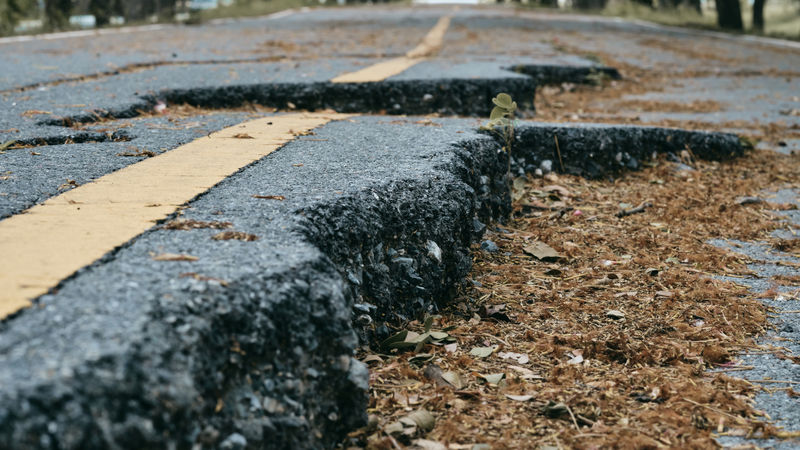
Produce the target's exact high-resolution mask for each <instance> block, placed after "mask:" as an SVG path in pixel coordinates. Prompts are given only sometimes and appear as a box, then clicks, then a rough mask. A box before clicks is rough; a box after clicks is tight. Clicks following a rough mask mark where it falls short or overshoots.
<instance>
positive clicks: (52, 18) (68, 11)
mask: <svg viewBox="0 0 800 450" xmlns="http://www.w3.org/2000/svg"><path fill="white" fill-rule="evenodd" d="M44 10H45V20H46V24H45V25H46V27H47V29H48V30H60V29H63V28H66V27H67V25H68V24H69V16H70V15H72V1H71V0H45V2H44Z"/></svg>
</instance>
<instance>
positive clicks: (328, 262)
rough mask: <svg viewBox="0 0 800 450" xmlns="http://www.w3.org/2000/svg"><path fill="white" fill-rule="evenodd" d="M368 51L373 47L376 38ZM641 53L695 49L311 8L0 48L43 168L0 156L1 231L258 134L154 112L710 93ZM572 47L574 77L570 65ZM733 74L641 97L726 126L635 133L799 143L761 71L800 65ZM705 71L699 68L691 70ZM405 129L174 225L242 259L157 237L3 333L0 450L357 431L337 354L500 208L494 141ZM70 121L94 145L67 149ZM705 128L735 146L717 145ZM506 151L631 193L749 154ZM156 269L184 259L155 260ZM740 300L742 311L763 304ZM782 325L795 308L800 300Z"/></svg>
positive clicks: (357, 398)
mask: <svg viewBox="0 0 800 450" xmlns="http://www.w3.org/2000/svg"><path fill="white" fill-rule="evenodd" d="M444 14H453V15H454V17H453V21H452V25H451V29H450V30H449V31H448V33H447V34H446V35H445V43H444V46H443V48H442V51H441V53H440V56H439V58H437V59H434V60H430V61H426V62H423V63H421V64H418V65H416V66H414V67H412V68H411V69H409V70H407V71H406V72H404V73H402V74H400V75H397V76H395V77H392V78H390V79H388V80H386V81H384V82H380V83H371V84H367V85H358V86H353V85H333V84H331V83H328V81H327V80H329V79H331V78H333V77H335V76H337V75H339V74H341V73H344V72H348V71H354V70H359V69H361V68H363V67H365V66H368V65H370V64H373V63H375V62H379V61H382V60H384V59H386V58H388V57H393V56H399V55H402V54H404V53H405V52H406V51H407V50H408V49H410V48H412V47H414V46H415V45H417V44H418V43H419V40H420V39H421V37H422V36H424V34H425V33H426V32H427V31H428V30H429V29H430V28H431V27H432V26H433V25H434V24H435V23H436V20H437V19H438V18H439V17H440V16H441V15H444ZM387 32H388V33H389V34H390V35H391V38H390V39H386V38H385V37H383V38H380V36H381V34H382V33H387ZM643 35H646V36H647V37H643ZM376 36H378V37H377V38H376ZM655 38H659V39H671V40H678V41H681V40H685V39H688V38H687V37H686V36H685V35H681V34H680V33H675V32H668V31H663V30H653V29H651V28H647V27H644V26H641V25H634V24H629V23H624V22H623V23H616V22H612V21H608V20H605V19H602V18H593V19H591V20H585V18H584V19H581V20H577V19H573V18H571V17H569V16H566V17H562V18H560V19H559V20H553V17H552V16H547V15H545V16H544V17H542V16H541V15H537V14H531V13H513V12H509V11H507V10H502V9H468V8H464V9H462V10H460V11H458V12H453V11H452V9H451V8H435V7H434V8H422V9H420V8H385V9H382V8H374V9H372V8H365V9H356V10H347V9H342V10H318V11H312V12H308V13H302V14H295V15H290V16H288V17H284V18H281V19H280V20H269V19H267V20H264V19H245V20H241V21H236V22H225V23H217V24H209V25H204V26H201V27H173V28H166V29H164V30H161V31H158V32H148V33H147V34H146V35H145V34H136V33H131V34H121V35H110V36H104V37H103V38H102V39H91V38H78V39H74V40H67V41H64V42H60V41H57V40H56V41H34V42H29V43H20V44H7V45H2V46H0V55H2V56H3V58H4V61H11V62H12V64H11V65H10V67H9V68H8V69H5V68H4V70H5V72H3V73H2V74H0V97H2V105H3V106H4V108H0V143H2V142H5V141H8V140H18V141H19V142H21V143H24V144H28V145H37V147H35V148H30V149H18V150H8V151H6V152H5V153H4V154H0V220H2V219H3V218H6V217H8V216H10V215H14V214H18V213H20V212H22V211H24V210H25V209H26V208H28V207H30V206H32V205H34V204H37V203H40V202H42V201H44V200H45V199H46V198H48V197H50V196H52V195H57V194H58V193H59V192H61V190H60V189H59V187H60V186H61V185H62V184H63V183H64V182H65V181H66V180H67V179H70V180H76V181H77V182H78V183H79V184H83V183H86V182H91V180H93V179H96V178H98V177H100V176H102V175H105V174H107V173H110V172H113V171H115V170H118V169H120V168H122V167H124V166H126V165H129V164H133V163H136V162H137V161H139V160H141V159H142V158H140V157H126V156H118V154H120V153H125V152H129V151H130V150H131V149H130V148H129V146H133V147H135V148H136V149H145V148H146V149H148V150H152V151H156V152H157V153H160V152H163V151H169V150H171V149H173V148H176V147H177V146H179V145H181V144H182V143H185V142H189V141H191V140H193V139H195V138H197V137H201V136H204V135H205V134H207V133H209V132H212V131H216V130H219V129H221V128H224V127H226V126H230V125H233V124H236V123H239V122H241V121H244V120H248V119H249V118H251V117H252V116H254V115H263V113H257V114H252V113H244V112H238V113H227V114H213V115H200V116H191V117H185V118H178V119H176V118H174V117H170V116H166V117H159V116H153V115H151V114H150V112H151V111H152V107H153V106H154V105H155V104H156V102H157V101H159V100H161V101H166V102H167V103H169V104H170V105H173V104H179V103H183V102H186V103H189V104H192V105H195V106H203V107H214V108H218V107H239V106H245V107H247V108H249V109H257V108H263V107H274V108H279V109H282V110H286V109H290V108H291V105H289V103H290V102H291V103H292V105H294V107H295V108H298V109H325V108H333V109H336V110H338V111H342V112H361V113H369V112H385V113H387V114H392V115H402V114H427V113H438V114H443V115H451V114H460V115H464V116H473V117H474V116H483V117H485V116H486V115H488V111H489V110H490V109H491V106H492V105H491V103H490V101H489V100H490V98H491V97H493V96H494V95H496V93H498V92H502V91H506V92H509V93H511V94H512V96H513V97H514V98H515V99H516V100H517V101H518V103H519V104H520V106H521V108H522V109H523V111H524V110H527V111H528V112H529V113H532V112H533V100H534V91H535V89H536V86H537V84H553V85H557V86H558V85H561V84H562V83H564V82H568V83H579V82H585V81H587V80H586V77H587V75H595V74H596V73H597V72H604V73H606V74H607V76H608V77H610V78H615V77H617V76H619V75H620V73H619V72H617V71H616V70H615V68H607V67H605V65H603V64H602V63H600V62H598V58H597V57H596V55H592V54H591V52H609V53H611V54H612V55H613V56H614V57H615V58H616V59H617V60H618V61H621V62H623V63H626V64H632V65H636V66H639V67H649V68H658V69H660V70H665V71H673V72H675V73H682V72H689V71H692V70H700V69H702V70H706V71H708V67H707V64H705V63H706V61H705V60H704V59H703V58H704V57H703V55H700V56H698V55H694V56H691V55H690V56H689V57H687V56H685V55H682V54H680V52H676V51H671V50H669V49H668V48H665V47H664V46H660V44H658V43H657V42H655V41H656V39H655ZM692 39H696V38H692ZM65 42H66V43H65ZM320 42H324V45H321V44H320ZM565 44H566V45H572V46H579V47H581V48H583V49H585V50H584V51H585V52H586V53H587V55H588V56H587V55H583V56H587V57H583V56H579V55H571V54H568V53H566V52H565V51H564V50H563V49H562V46H563V45H565ZM714 45H716V46H719V47H724V48H729V47H732V46H735V45H738V44H735V43H730V42H726V41H720V42H717V41H714ZM737 51H740V52H741V53H743V54H744V56H745V57H746V58H749V59H747V61H749V62H748V63H747V64H750V66H748V68H747V69H748V70H753V71H760V72H757V73H758V74H759V75H758V76H755V75H754V76H752V77H750V78H745V79H744V80H742V79H741V78H736V76H737V75H736V72H735V70H741V69H740V68H738V67H737V68H735V69H734V68H733V67H726V65H725V64H724V63H725V61H724V60H721V59H717V60H716V61H717V62H719V63H720V64H719V67H714V69H718V70H717V71H716V72H715V71H714V70H712V71H711V73H708V74H707V76H705V77H697V78H687V80H686V83H685V84H684V85H682V86H679V87H675V86H671V87H668V88H667V89H665V91H664V92H661V93H655V94H654V93H648V94H644V95H641V96H637V97H635V98H642V99H649V98H663V99H666V100H671V99H675V100H681V101H687V98H688V99H690V101H692V100H696V99H708V100H716V101H718V102H721V103H728V104H732V105H738V104H739V103H740V102H741V100H742V98H743V97H747V96H750V97H749V98H748V107H747V108H745V109H742V110H739V109H738V108H733V109H732V110H730V111H724V112H722V113H710V114H687V113H645V112H636V111H633V112H632V113H636V114H638V116H639V117H640V118H641V119H643V120H644V119H646V118H649V119H652V120H660V119H662V118H670V119H691V120H697V121H705V122H719V123H723V122H726V121H729V118H730V117H735V118H736V119H737V120H749V121H752V120H765V121H766V120H778V119H780V120H784V121H785V122H786V123H788V124H789V125H791V124H796V123H800V118H796V117H793V116H786V115H783V114H781V113H780V111H781V110H782V109H786V108H791V107H797V106H796V105H798V104H797V103H796V102H795V101H794V100H792V97H791V95H793V93H796V92H798V87H797V86H798V79H797V78H793V79H792V78H787V77H786V76H784V74H782V73H781V72H780V71H789V70H792V69H793V68H796V67H798V66H800V57H798V56H797V55H795V54H786V55H784V57H781V58H774V57H770V56H769V55H767V54H765V53H764V52H763V51H761V50H760V49H758V48H750V47H747V46H742V48H740V49H739V48H737ZM698 61H701V62H702V63H703V67H695V66H694V64H698ZM770 71H771V72H770ZM622 75H623V76H624V73H623V74H622ZM63 80H73V81H67V82H63ZM776 92H777V93H778V94H780V95H782V97H780V98H778V97H777V96H775V95H774V93H776ZM765 94H767V95H765ZM795 95H796V94H795ZM769 96H772V97H771V98H770V97H769ZM250 105H257V106H256V107H252V108H251V107H250ZM621 112H623V113H624V112H625V111H621ZM586 116H587V117H588V116H591V114H587V115H586ZM112 118H115V119H121V118H128V119H124V120H112ZM421 119H422V118H419V117H417V118H411V117H408V118H406V117H387V116H383V117H357V118H355V119H354V121H355V122H356V123H353V122H336V123H331V124H329V125H327V126H325V127H323V128H321V129H319V130H316V131H317V136H315V138H320V139H328V140H327V141H296V142H292V143H290V144H288V145H287V146H286V147H284V148H283V149H281V150H279V151H278V152H276V153H274V154H272V155H270V156H268V157H266V158H264V159H262V160H261V161H259V162H257V163H255V164H253V165H251V166H249V167H247V168H245V169H243V170H242V171H240V172H239V173H237V174H236V175H234V176H232V177H230V178H229V179H227V180H225V181H224V182H222V183H220V184H219V185H218V186H216V187H214V188H213V189H211V190H210V191H209V192H208V193H206V194H205V195H203V196H201V197H199V198H198V199H195V200H194V201H192V202H190V203H189V205H188V206H189V208H188V209H185V210H184V211H183V217H186V218H191V219H196V220H205V221H230V222H232V223H233V224H234V227H235V229H236V230H239V231H245V232H248V233H252V234H255V235H257V236H258V237H259V239H258V240H256V241H253V242H240V241H214V240H211V239H210V237H211V236H213V235H214V234H215V233H216V232H217V231H216V230H192V231H174V230H164V229H159V228H157V227H156V228H154V229H152V230H150V231H148V232H147V233H145V234H143V235H142V236H140V237H138V238H137V239H135V240H133V241H132V242H130V243H129V244H127V245H126V246H124V247H123V248H121V249H118V250H117V251H116V252H113V253H112V254H109V255H107V256H106V257H105V258H104V259H103V260H102V261H98V262H97V263H95V264H94V265H92V266H91V267H88V268H86V269H83V270H81V271H80V272H78V273H77V274H76V275H75V276H73V277H71V278H70V279H68V280H65V281H64V282H63V283H62V284H61V285H60V286H59V287H58V289H57V291H55V292H54V293H53V294H52V295H47V296H44V297H42V298H40V299H39V300H38V301H37V302H36V306H35V307H34V308H32V309H29V310H26V311H23V312H21V313H20V314H18V315H17V316H15V317H13V318H11V319H8V320H6V321H4V322H2V323H0V449H6V448H8V449H28V448H36V449H40V448H41V449H53V448H57V449H116V448H125V449H137V450H139V449H142V448H168V449H172V448H177V449H183V448H187V449H188V448H192V446H193V445H201V446H202V448H221V449H235V448H245V447H247V448H253V449H255V448H291V449H296V448H329V447H331V446H332V445H333V444H334V443H336V442H340V440H341V438H342V437H343V436H344V434H345V433H346V432H347V431H349V430H351V429H353V428H355V427H357V426H361V425H362V424H363V423H364V421H365V419H366V417H365V410H366V401H367V397H366V395H367V394H366V392H367V384H366V383H367V377H368V373H367V371H366V368H365V367H364V366H363V364H361V363H360V362H358V361H356V360H354V359H353V357H352V356H353V354H354V351H355V348H356V347H357V346H358V345H359V341H360V342H361V344H365V343H368V342H375V341H376V340H379V339H382V338H385V337H388V336H389V334H390V333H391V330H390V329H389V328H388V326H387V323H388V324H390V325H391V324H394V323H397V321H398V320H401V321H402V320H404V319H410V318H412V317H417V316H420V315H422V314H424V313H428V312H435V311H436V309H437V307H438V305H439V303H438V302H441V301H442V300H446V299H447V298H448V297H449V296H450V295H452V292H453V290H454V289H455V288H456V287H457V286H458V285H459V283H461V282H462V280H463V278H464V276H465V275H466V274H467V271H468V270H469V267H470V257H469V253H468V248H469V245H470V243H472V242H473V241H475V240H477V239H479V238H480V234H481V231H482V230H483V229H485V227H483V226H482V223H487V222H488V221H490V220H493V219H497V220H502V219H503V218H504V216H505V215H506V214H507V212H508V210H509V209H508V208H509V202H508V193H507V192H506V183H505V181H504V180H503V179H502V174H503V172H504V171H505V167H506V160H505V155H504V154H503V153H502V152H501V150H500V142H499V141H498V140H497V139H496V137H494V136H492V135H491V134H489V133H488V132H479V131H477V130H476V128H477V126H478V125H479V124H480V123H481V122H485V119H483V120H482V121H476V120H475V119H438V118H435V119H433V122H434V123H435V124H438V125H442V126H441V127H437V126H423V125H424V122H423V123H421V124H416V123H415V122H418V121H420V120H421ZM81 122H83V123H87V124H89V125H88V126H86V127H84V128H83V129H81V130H76V129H75V128H70V127H68V126H69V125H71V124H73V125H74V124H76V123H81ZM723 128H725V129H728V130H734V131H735V130H736V124H725V126H724V127H723ZM555 138H557V139H558V143H559V147H558V149H557V148H556V145H555ZM516 139H517V141H518V143H519V147H518V149H519V153H518V154H516V155H515V158H514V161H513V164H514V168H515V170H520V169H522V170H525V169H527V170H529V171H530V170H531V169H533V168H535V167H537V166H539V165H540V164H541V162H542V161H543V160H546V159H547V160H550V161H551V162H552V163H555V164H554V167H555V168H556V169H557V170H559V167H558V164H559V163H558V162H557V161H558V154H559V153H560V154H561V159H562V160H563V163H564V167H563V170H564V171H566V172H570V173H575V174H581V175H584V176H590V177H596V176H615V175H616V174H617V173H619V172H622V171H625V170H635V169H636V168H638V165H639V164H640V163H641V162H643V161H646V160H647V159H649V158H650V157H652V153H653V152H671V153H678V152H680V150H681V149H683V148H684V144H688V145H689V146H690V148H691V149H692V151H693V152H694V153H695V154H696V155H697V156H699V157H704V158H710V159H725V158H729V157H733V156H737V155H739V154H741V151H742V150H741V147H740V145H739V142H738V139H737V138H736V137H735V136H732V135H730V134H724V133H704V132H698V133H688V132H685V131H682V130H677V129H663V128H654V127H631V126H600V125H582V124H542V123H522V124H520V126H519V127H518V129H517V136H516ZM73 142H74V143H73ZM43 143H46V144H48V145H46V146H45V145H42V144H43ZM793 145H796V143H794V142H788V143H787V145H786V146H785V147H786V148H788V147H789V146H793ZM781 148H784V147H781ZM778 150H780V149H778ZM32 152H33V153H39V155H35V154H32ZM296 164H303V165H302V166H300V167H297V166H295V165H296ZM253 194H264V195H284V196H286V200H285V201H283V202H277V201H269V200H259V199H255V198H252V197H251V195H253ZM787 195H789V194H787ZM795 219H797V218H795ZM437 249H438V250H437ZM439 251H441V254H440V253H439ZM151 252H153V253H161V252H171V253H187V254H191V255H194V256H198V257H199V258H200V259H199V261H197V262H192V263H190V262H157V261H153V260H152V258H151V256H150V253H151ZM764 259H767V257H764ZM773 269H774V270H779V269H781V267H778V266H774V267H772V268H771V269H769V270H773ZM765 270H766V269H765ZM182 274H196V275H190V276H181V275H182ZM739 281H741V280H739ZM757 281H758V280H755V281H754V289H763V288H765V286H763V285H758V284H756V282H757ZM226 285H227V286H226ZM778 302H779V303H780V306H781V307H783V308H785V309H800V308H797V307H796V306H797V305H796V304H795V303H797V302H796V301H778ZM790 303H792V304H791V305H790ZM787 320H792V318H791V317H789V318H787ZM785 323H786V324H788V326H784V325H783V324H782V325H781V326H782V327H783V328H781V329H780V330H781V331H780V332H781V333H783V334H782V335H783V336H786V337H791V336H793V335H792V334H791V333H797V330H800V323H797V324H796V325H794V322H791V323H790V322H785ZM794 336H795V337H794V338H793V339H796V335H794ZM792 345H794V344H792ZM795 350H797V349H795ZM756 358H760V359H763V362H764V363H765V364H767V365H768V366H769V369H759V370H762V372H753V373H754V375H753V379H759V378H760V377H763V376H773V377H774V378H780V377H794V378H791V379H795V380H798V379H800V377H799V376H798V375H800V374H798V373H797V370H793V369H795V368H794V367H791V366H786V365H785V364H784V363H783V362H780V364H775V363H774V361H775V360H774V358H773V359H772V360H771V359H769V357H763V358H762V357H760V356H759V357H754V358H753V359H756ZM764 371H766V372H764ZM787 379H789V378H787ZM781 395H782V394H780V393H778V394H775V396H773V397H765V396H761V397H759V402H761V403H760V404H762V405H764V406H763V407H765V408H769V411H770V414H771V415H772V416H773V417H785V418H786V424H787V429H800V415H798V414H797V412H796V403H792V402H787V401H786V400H785V399H784V398H783V397H781V398H778V397H780V396H781ZM793 408H795V409H793ZM771 411H780V412H779V413H773V412H771ZM780 445H783V447H781V448H792V447H789V445H790V443H780Z"/></svg>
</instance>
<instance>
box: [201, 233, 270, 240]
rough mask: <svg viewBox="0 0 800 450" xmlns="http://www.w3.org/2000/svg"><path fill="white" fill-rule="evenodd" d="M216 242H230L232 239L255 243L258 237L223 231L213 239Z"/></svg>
mask: <svg viewBox="0 0 800 450" xmlns="http://www.w3.org/2000/svg"><path fill="white" fill-rule="evenodd" d="M211 239H213V240H215V241H230V240H231V239H234V240H237V241H255V240H257V239H258V236H256V235H255V234H248V233H245V232H244V231H222V232H220V233H217V234H215V235H214V236H212V237H211Z"/></svg>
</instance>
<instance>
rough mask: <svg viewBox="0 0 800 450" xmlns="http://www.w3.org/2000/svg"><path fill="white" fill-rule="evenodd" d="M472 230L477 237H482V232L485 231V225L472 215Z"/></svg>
mask: <svg viewBox="0 0 800 450" xmlns="http://www.w3.org/2000/svg"><path fill="white" fill-rule="evenodd" d="M472 232H473V233H475V236H477V237H478V238H481V237H483V233H485V232H486V225H484V224H483V223H481V221H480V220H478V219H477V218H475V217H473V218H472Z"/></svg>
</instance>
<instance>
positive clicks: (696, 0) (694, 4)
mask: <svg viewBox="0 0 800 450" xmlns="http://www.w3.org/2000/svg"><path fill="white" fill-rule="evenodd" d="M686 4H687V5H688V6H689V7H690V8H692V9H694V10H695V11H697V14H700V15H701V16H702V15H703V8H702V6H701V5H700V0H686Z"/></svg>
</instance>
